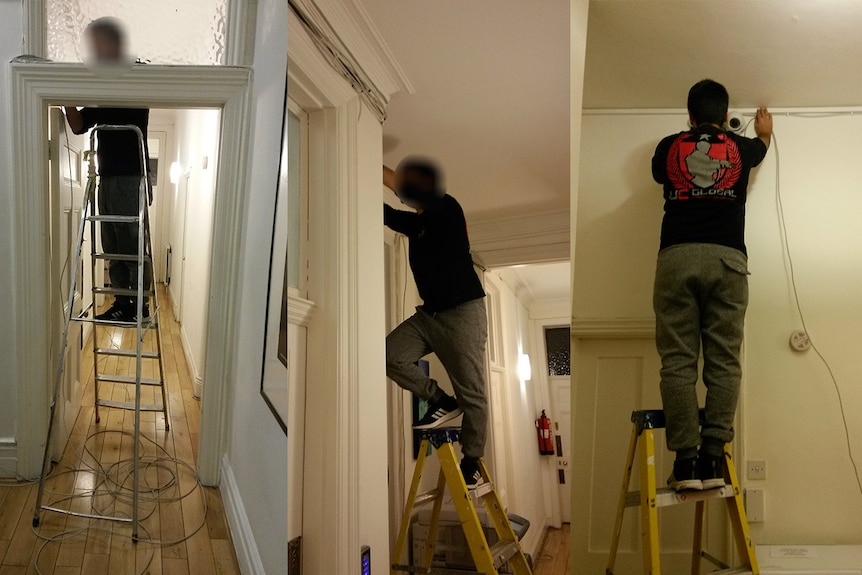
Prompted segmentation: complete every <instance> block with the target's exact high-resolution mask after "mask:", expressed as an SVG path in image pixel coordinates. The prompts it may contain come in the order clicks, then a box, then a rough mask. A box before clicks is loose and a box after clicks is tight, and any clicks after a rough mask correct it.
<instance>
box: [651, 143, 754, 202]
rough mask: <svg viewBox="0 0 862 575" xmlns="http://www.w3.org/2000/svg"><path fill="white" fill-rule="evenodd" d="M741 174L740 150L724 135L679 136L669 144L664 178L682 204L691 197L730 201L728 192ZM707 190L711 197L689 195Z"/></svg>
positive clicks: (731, 194)
mask: <svg viewBox="0 0 862 575" xmlns="http://www.w3.org/2000/svg"><path fill="white" fill-rule="evenodd" d="M741 173H742V158H741V157H740V154H739V148H738V147H737V145H736V142H734V141H733V139H731V138H729V137H728V136H727V134H723V133H722V134H698V133H691V132H687V133H685V134H682V135H680V136H679V137H678V138H677V139H676V140H674V142H673V144H671V147H670V151H669V153H668V156H667V174H668V177H669V179H670V182H671V184H672V185H673V186H674V188H675V189H676V192H677V197H678V198H679V199H681V200H683V199H689V198H690V197H692V196H698V197H703V196H709V197H724V198H726V199H730V198H733V197H734V194H733V193H732V192H731V190H733V187H734V186H735V185H736V182H737V181H738V180H739V176H740V174H741ZM707 190H709V191H711V192H712V193H708V194H701V193H694V194H692V191H707ZM721 191H728V192H730V193H725V194H722V193H720V192H721ZM715 192H719V193H715Z"/></svg>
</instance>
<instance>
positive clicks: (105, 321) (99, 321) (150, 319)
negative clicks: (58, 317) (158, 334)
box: [71, 315, 158, 329]
mask: <svg viewBox="0 0 862 575" xmlns="http://www.w3.org/2000/svg"><path fill="white" fill-rule="evenodd" d="M71 320H72V321H80V322H82V323H95V324H98V325H104V326H108V327H138V322H136V321H112V320H109V319H92V318H89V317H87V316H83V315H79V316H77V317H73V318H71ZM157 326H158V323H157V322H156V321H153V316H150V317H148V318H146V319H144V321H142V322H141V327H143V328H144V329H150V328H153V327H157Z"/></svg>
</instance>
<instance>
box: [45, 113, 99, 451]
mask: <svg viewBox="0 0 862 575" xmlns="http://www.w3.org/2000/svg"><path fill="white" fill-rule="evenodd" d="M49 112H50V118H49V120H50V121H49V125H50V154H51V156H50V157H51V160H50V177H49V182H50V186H51V194H50V205H51V280H52V281H51V283H52V286H53V288H54V289H52V290H51V312H52V313H51V356H50V357H51V361H52V365H51V368H52V370H51V374H52V375H53V374H54V373H55V371H54V370H55V369H56V363H54V362H56V361H57V359H58V357H59V351H60V345H61V342H62V332H63V326H64V320H65V313H66V309H67V306H68V295H69V285H70V282H71V276H72V271H73V267H77V282H76V283H77V286H78V287H77V289H76V290H75V302H74V304H73V313H78V312H79V310H81V309H82V308H84V307H86V306H88V305H89V303H90V301H92V291H91V282H90V257H89V252H90V241H89V233H87V234H86V235H85V240H86V241H85V243H84V245H83V249H82V253H84V254H85V257H84V258H83V260H82V261H81V262H80V263H78V264H76V262H75V251H76V247H77V241H78V228H79V223H80V219H81V207H82V202H83V199H84V186H85V185H86V177H87V171H86V169H85V166H84V164H83V157H84V150H85V149H86V148H87V147H88V144H87V138H86V137H85V136H76V135H75V134H73V133H72V132H71V130H69V127H68V126H67V125H66V119H65V116H64V115H63V113H62V111H61V110H60V109H59V108H51V109H50V110H49ZM91 315H92V312H91ZM90 331H91V326H90V325H89V324H81V323H72V324H71V325H70V326H69V334H68V340H67V345H66V352H65V357H64V367H63V375H62V379H61V381H62V384H61V386H60V394H59V397H58V400H57V405H56V414H55V427H54V430H55V432H54V438H55V441H54V444H53V446H52V456H53V457H55V458H59V457H60V456H61V455H62V452H63V449H64V448H65V446H66V442H67V440H68V439H69V434H70V433H71V431H72V427H73V426H74V424H75V419H76V418H77V416H78V411H79V410H80V408H81V395H82V392H83V384H82V380H81V376H82V374H81V349H82V347H83V343H84V341H86V338H87V337H89V334H90ZM52 391H53V382H52Z"/></svg>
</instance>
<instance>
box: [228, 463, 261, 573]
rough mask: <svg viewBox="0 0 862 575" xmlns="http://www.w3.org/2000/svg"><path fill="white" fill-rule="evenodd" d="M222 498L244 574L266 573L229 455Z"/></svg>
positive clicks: (237, 556)
mask: <svg viewBox="0 0 862 575" xmlns="http://www.w3.org/2000/svg"><path fill="white" fill-rule="evenodd" d="M219 491H221V496H222V500H223V501H224V510H225V515H227V522H228V526H229V527H230V534H231V537H232V538H233V546H234V549H235V550H236V558H237V562H238V563H239V570H240V573H242V575H266V572H265V571H264V569H263V561H262V560H261V558H260V552H259V551H258V549H257V544H256V543H255V541H254V533H252V530H251V523H249V521H248V515H246V513H245V506H244V505H243V503H242V498H241V497H240V494H239V488H238V487H237V484H236V477H234V474H233V469H232V468H231V466H230V461H229V460H228V458H227V455H225V456H224V457H222V469H221V484H220V486H219Z"/></svg>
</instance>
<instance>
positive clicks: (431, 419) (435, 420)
mask: <svg viewBox="0 0 862 575" xmlns="http://www.w3.org/2000/svg"><path fill="white" fill-rule="evenodd" d="M462 413H463V412H462V411H461V408H460V407H458V401H457V400H456V399H455V398H454V397H452V396H451V395H446V394H445V393H444V394H443V397H441V398H440V399H438V400H437V401H435V402H434V403H432V404H430V405H429V406H428V411H426V412H425V416H424V417H423V418H422V419H420V420H419V423H417V424H416V425H414V426H413V429H434V428H435V427H440V426H441V425H443V424H444V423H446V422H447V421H452V420H453V419H455V418H456V417H458V416H459V415H461V414H462Z"/></svg>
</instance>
